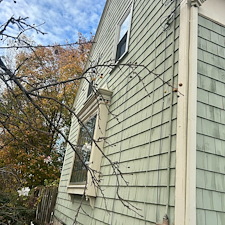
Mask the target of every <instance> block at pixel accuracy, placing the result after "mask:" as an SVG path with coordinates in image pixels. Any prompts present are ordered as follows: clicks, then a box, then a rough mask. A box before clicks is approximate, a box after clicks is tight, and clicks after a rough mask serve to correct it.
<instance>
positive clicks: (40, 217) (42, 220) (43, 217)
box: [35, 186, 58, 225]
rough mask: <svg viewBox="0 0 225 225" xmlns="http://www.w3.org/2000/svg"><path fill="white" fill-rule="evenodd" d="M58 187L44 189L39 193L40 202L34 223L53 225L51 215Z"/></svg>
mask: <svg viewBox="0 0 225 225" xmlns="http://www.w3.org/2000/svg"><path fill="white" fill-rule="evenodd" d="M57 193H58V187H55V186H54V187H44V188H41V189H40V191H39V198H40V202H39V203H38V206H37V210H36V221H35V222H36V223H37V224H39V225H49V224H53V214H54V208H55V203H56V198H57Z"/></svg>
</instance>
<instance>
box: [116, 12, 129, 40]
mask: <svg viewBox="0 0 225 225" xmlns="http://www.w3.org/2000/svg"><path fill="white" fill-rule="evenodd" d="M130 17H131V14H130V13H129V15H128V16H127V17H126V19H125V20H124V21H123V23H122V24H121V26H120V37H119V40H121V39H122V38H123V36H124V35H125V34H126V33H127V31H128V29H129V26H130Z"/></svg>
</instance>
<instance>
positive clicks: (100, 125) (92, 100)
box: [67, 88, 112, 197]
mask: <svg viewBox="0 0 225 225" xmlns="http://www.w3.org/2000/svg"><path fill="white" fill-rule="evenodd" d="M98 93H99V95H98V97H97V98H96V95H92V96H90V97H89V98H88V99H87V101H86V102H85V104H84V106H83V108H82V109H81V110H80V112H79V113H78V114H77V115H78V117H79V119H80V120H81V121H82V122H86V121H88V120H89V119H90V118H91V117H92V116H94V115H95V114H97V118H96V124H95V130H94V135H93V139H94V140H101V141H98V142H97V145H98V146H96V145H95V143H94V142H93V143H92V148H91V154H90V162H91V163H90V165H89V166H90V168H91V169H93V170H95V171H100V166H101V158H102V152H101V151H100V150H99V148H100V149H101V150H102V151H103V145H104V138H102V137H105V130H106V123H107V118H108V104H109V103H110V99H111V96H112V92H111V91H109V90H107V89H103V88H99V89H98ZM78 138H79V133H78V135H77V141H78ZM75 157H76V155H75V153H74V158H73V163H74V162H75ZM72 170H73V164H72V167H71V172H70V179H71V176H72ZM96 176H98V174H96ZM70 179H69V183H68V185H67V192H68V193H69V194H78V195H84V194H85V195H86V196H87V197H96V195H97V191H98V188H97V187H96V186H95V185H94V184H93V182H92V178H91V174H90V172H87V182H86V184H76V183H71V182H70ZM97 179H98V177H97Z"/></svg>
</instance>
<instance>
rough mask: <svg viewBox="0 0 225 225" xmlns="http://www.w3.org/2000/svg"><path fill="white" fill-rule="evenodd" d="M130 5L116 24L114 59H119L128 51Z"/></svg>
mask: <svg viewBox="0 0 225 225" xmlns="http://www.w3.org/2000/svg"><path fill="white" fill-rule="evenodd" d="M131 12H132V7H130V8H129V10H127V12H126V14H125V16H124V17H123V18H122V20H121V22H120V23H119V24H118V36H117V46H116V61H118V60H120V59H121V58H122V57H123V56H124V55H125V54H126V52H127V51H128V44H129V36H130V26H131Z"/></svg>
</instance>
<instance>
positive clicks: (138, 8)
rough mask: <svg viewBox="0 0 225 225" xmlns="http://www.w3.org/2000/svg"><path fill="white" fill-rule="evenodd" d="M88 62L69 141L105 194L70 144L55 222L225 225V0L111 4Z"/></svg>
mask: <svg viewBox="0 0 225 225" xmlns="http://www.w3.org/2000/svg"><path fill="white" fill-rule="evenodd" d="M90 61H92V62H93V63H92V65H97V64H100V65H102V66H101V67H97V69H93V70H91V71H92V73H89V74H87V78H88V79H90V82H93V85H95V86H94V87H95V88H96V89H97V90H98V93H100V95H99V96H95V95H94V94H93V91H92V92H91V91H90V90H91V89H90V87H91V86H90V85H88V82H87V81H85V80H84V81H83V82H82V83H81V87H80V90H79V93H78V96H77V98H76V101H75V113H76V114H77V115H78V117H79V119H80V120H81V122H82V123H84V124H85V125H86V126H85V127H86V128H87V129H84V128H83V127H82V126H80V125H79V123H78V121H77V119H76V118H75V117H74V116H73V118H72V126H71V131H70V135H69V139H70V141H71V142H72V143H73V144H74V145H77V146H78V147H77V148H76V149H77V151H78V152H80V155H81V157H82V158H83V159H84V161H86V162H89V165H90V166H91V167H92V168H93V169H95V170H97V171H100V179H101V182H100V189H97V190H96V188H95V187H94V185H93V184H92V182H91V181H92V179H91V178H90V175H87V172H86V171H85V170H84V169H83V168H84V165H82V164H81V163H80V160H78V159H77V157H75V154H74V151H73V150H72V149H71V147H70V146H69V145H68V148H67V151H66V155H65V160H64V165H63V170H62V175H61V179H60V184H59V193H58V198H57V203H56V207H55V224H66V225H72V224H83V225H132V224H134V225H147V224H149V225H154V224H156V223H157V224H162V223H163V217H164V215H165V214H166V215H167V216H168V219H169V224H170V225H171V224H175V225H224V224H225V0H206V1H203V0H193V1H191V0H181V1H175V0H154V1H153V0H151V1H150V0H108V1H107V2H106V5H105V9H104V12H103V15H102V18H101V21H100V24H99V27H98V30H97V34H96V37H95V43H94V46H93V49H92V52H91V56H90ZM109 63H112V65H115V64H116V66H111V67H107V66H103V64H109ZM129 63H130V64H134V65H132V66H129V65H127V64H129ZM135 64H136V66H135ZM89 66H90V64H89V65H87V68H88V67H89ZM96 115H97V116H96ZM87 130H88V131H89V134H91V135H93V137H94V140H96V141H98V142H97V143H98V145H99V147H100V148H101V150H102V151H103V153H104V154H105V156H102V153H101V151H100V150H99V149H98V147H97V146H96V145H95V143H92V142H93V141H92V139H91V138H90V136H88V135H87V134H86V133H87ZM103 140H105V141H104V143H103ZM110 161H111V162H113V163H114V164H113V165H112V164H111V163H110ZM113 166H114V168H116V166H118V168H119V169H120V171H121V172H122V173H123V174H122V175H123V178H124V179H125V180H126V181H127V182H128V183H125V182H124V181H123V180H122V177H121V176H120V175H115V173H114V172H113V169H112V167H113ZM74 171H75V172H74ZM86 183H87V189H85V190H86V191H85V195H86V199H85V198H82V194H83V193H84V188H85V184H86ZM118 183H119V184H118ZM118 193H119V196H120V197H121V198H122V199H119V196H118ZM123 199H124V200H126V201H123ZM81 202H82V206H81V207H80V203H81ZM124 204H125V205H126V204H132V205H129V207H130V209H129V208H128V207H126V206H125V205H124ZM133 206H134V207H137V209H135V208H133ZM75 217H76V220H75ZM75 221H76V222H75ZM163 224H168V221H167V220H166V219H164V223H163Z"/></svg>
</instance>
